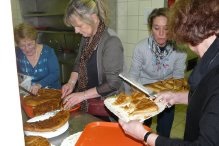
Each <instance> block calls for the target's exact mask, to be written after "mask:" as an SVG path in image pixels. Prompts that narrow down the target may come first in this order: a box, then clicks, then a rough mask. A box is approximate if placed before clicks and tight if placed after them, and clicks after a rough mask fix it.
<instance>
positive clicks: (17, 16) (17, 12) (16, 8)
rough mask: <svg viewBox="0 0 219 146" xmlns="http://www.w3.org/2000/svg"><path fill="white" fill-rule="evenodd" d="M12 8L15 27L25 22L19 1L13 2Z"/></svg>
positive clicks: (12, 0)
mask: <svg viewBox="0 0 219 146" xmlns="http://www.w3.org/2000/svg"><path fill="white" fill-rule="evenodd" d="M11 8H12V17H13V18H12V19H13V26H16V25H18V24H19V23H21V22H23V20H22V17H21V9H20V4H19V0H11Z"/></svg>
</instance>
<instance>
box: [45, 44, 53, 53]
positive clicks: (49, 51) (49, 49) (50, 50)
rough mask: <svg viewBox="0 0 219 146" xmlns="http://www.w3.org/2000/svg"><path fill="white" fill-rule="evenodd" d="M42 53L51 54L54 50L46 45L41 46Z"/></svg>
mask: <svg viewBox="0 0 219 146" xmlns="http://www.w3.org/2000/svg"><path fill="white" fill-rule="evenodd" d="M42 51H43V52H45V53H53V52H54V49H53V48H52V47H50V46H48V45H46V44H42Z"/></svg>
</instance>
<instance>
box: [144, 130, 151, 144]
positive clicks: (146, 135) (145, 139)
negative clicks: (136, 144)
mask: <svg viewBox="0 0 219 146" xmlns="http://www.w3.org/2000/svg"><path fill="white" fill-rule="evenodd" d="M151 133H152V132H150V131H149V132H147V133H146V134H145V135H144V142H145V143H146V144H147V139H148V136H149V135H150V134H151Z"/></svg>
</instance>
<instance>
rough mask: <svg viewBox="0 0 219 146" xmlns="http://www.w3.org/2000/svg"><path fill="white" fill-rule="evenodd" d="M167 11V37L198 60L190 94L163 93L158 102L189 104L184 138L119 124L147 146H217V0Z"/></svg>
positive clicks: (183, 3) (184, 0) (185, 2)
mask: <svg viewBox="0 0 219 146" xmlns="http://www.w3.org/2000/svg"><path fill="white" fill-rule="evenodd" d="M170 12H171V14H170V18H171V19H170V21H169V35H170V37H171V38H172V39H174V40H176V41H177V42H181V43H187V44H188V45H189V47H190V49H191V50H192V51H194V52H195V53H196V54H197V55H198V56H199V57H200V61H199V62H198V64H197V66H196V67H195V68H194V70H193V72H192V74H191V76H190V77H189V85H190V91H189V92H183V93H174V92H163V93H160V94H158V99H157V101H160V102H163V103H169V104H172V105H174V104H188V108H187V114H186V125H185V133H184V139H183V140H180V139H169V138H165V137H162V136H159V135H157V134H155V133H152V132H148V131H147V130H145V129H144V127H143V125H142V123H140V122H137V121H131V122H129V123H125V122H123V121H121V120H119V123H120V124H121V126H122V128H123V129H124V131H125V132H126V133H127V134H129V135H131V136H133V137H135V138H137V139H139V140H142V141H143V140H144V142H145V143H147V144H149V145H150V146H154V145H156V146H165V145H171V146H174V145H176V146H178V145H184V146H186V145H188V146H190V145H191V146H194V145H198V146H210V145H211V146H218V145H219V138H218V135H219V124H218V123H219V106H218V105H219V84H218V83H219V1H218V0H178V1H176V3H175V4H174V5H173V7H172V9H171V11H170Z"/></svg>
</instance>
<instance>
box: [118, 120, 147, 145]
mask: <svg viewBox="0 0 219 146" xmlns="http://www.w3.org/2000/svg"><path fill="white" fill-rule="evenodd" d="M119 124H120V125H121V126H122V129H123V130H124V132H125V133H126V134H128V135H130V136H132V137H134V138H136V139H138V140H141V141H143V140H144V135H145V134H146V133H147V132H148V131H147V130H146V129H145V128H144V126H143V124H142V123H141V122H139V121H130V122H128V123H126V122H124V121H122V120H121V119H119Z"/></svg>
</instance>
